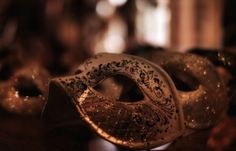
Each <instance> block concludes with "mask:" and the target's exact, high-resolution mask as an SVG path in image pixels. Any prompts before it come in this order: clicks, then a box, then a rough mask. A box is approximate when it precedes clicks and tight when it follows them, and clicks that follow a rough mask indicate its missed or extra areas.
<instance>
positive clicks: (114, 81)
mask: <svg viewBox="0 0 236 151" xmlns="http://www.w3.org/2000/svg"><path fill="white" fill-rule="evenodd" d="M94 89H95V90H96V91H98V92H100V93H101V94H103V95H104V96H109V97H110V98H113V99H115V100H117V101H120V102H130V103H131V102H138V101H141V100H143V99H144V95H143V93H142V91H141V90H140V88H139V87H138V85H137V84H136V83H135V82H134V81H133V80H132V79H130V78H129V77H127V76H124V75H114V76H112V77H110V78H107V79H106V80H104V81H102V82H100V83H99V84H98V85H96V86H95V87H94Z"/></svg>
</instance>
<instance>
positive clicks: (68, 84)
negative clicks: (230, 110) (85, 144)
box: [43, 52, 228, 149]
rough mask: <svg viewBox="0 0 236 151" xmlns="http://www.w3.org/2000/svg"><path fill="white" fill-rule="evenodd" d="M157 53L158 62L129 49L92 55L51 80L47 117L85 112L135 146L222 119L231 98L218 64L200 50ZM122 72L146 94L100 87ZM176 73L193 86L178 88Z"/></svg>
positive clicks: (63, 119)
mask: <svg viewBox="0 0 236 151" xmlns="http://www.w3.org/2000/svg"><path fill="white" fill-rule="evenodd" d="M157 58H159V59H160V60H159V61H157V62H156V63H154V62H150V61H148V60H146V59H143V58H141V57H136V56H131V55H124V54H98V55H96V56H94V57H92V58H90V59H89V60H87V61H85V62H84V63H83V64H82V65H81V66H80V67H79V68H78V69H77V72H76V73H75V74H74V75H71V76H67V77H60V78H55V79H52V80H51V82H50V85H49V97H48V102H47V104H46V106H45V109H44V112H43V118H44V119H45V120H46V121H48V122H50V123H51V124H55V125H57V124H60V123H71V122H72V123H73V121H81V118H82V119H83V121H85V123H87V124H88V125H89V126H90V127H91V128H92V129H93V130H94V131H95V132H96V133H97V134H98V135H100V136H101V137H103V138H104V139H106V140H108V141H110V142H112V143H115V144H118V145H121V146H123V147H127V148H133V149H148V148H153V147H157V146H160V145H163V144H165V143H168V142H170V141H173V140H175V139H176V138H178V137H179V136H183V135H186V134H188V132H189V131H194V130H199V129H202V128H207V127H209V126H212V125H213V124H214V123H216V122H217V121H218V120H219V118H220V115H221V114H222V113H223V112H224V110H225V109H226V106H227V101H228V100H227V96H226V91H225V88H224V85H223V84H222V82H221V81H220V78H219V77H218V75H217V72H216V71H215V68H214V66H213V65H212V64H211V63H210V62H209V61H208V60H206V59H204V58H201V57H198V56H195V55H181V54H167V55H166V54H165V53H164V52H163V54H159V55H158V56H157ZM157 63H158V64H159V65H158V64H157ZM117 75H122V76H124V77H127V78H128V79H130V80H131V81H133V82H134V83H135V84H136V85H137V87H138V89H139V92H141V93H142V97H140V98H139V99H138V100H135V101H132V102H128V101H125V100H122V99H115V97H110V96H111V95H104V94H103V93H101V91H98V90H97V89H96V87H97V86H98V85H99V84H101V83H102V82H103V81H104V80H106V79H108V78H110V77H115V76H117ZM171 77H177V79H179V81H180V82H186V83H187V86H188V87H189V89H178V85H177V84H176V80H175V79H172V78H171ZM111 83H113V82H111ZM177 83H178V82H177ZM128 86H129V83H128V82H127V86H126V87H128ZM110 88H111V87H110ZM111 92H112V93H120V91H113V90H112V91H111Z"/></svg>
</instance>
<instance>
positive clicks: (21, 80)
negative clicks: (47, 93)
mask: <svg viewBox="0 0 236 151" xmlns="http://www.w3.org/2000/svg"><path fill="white" fill-rule="evenodd" d="M14 87H15V89H16V91H18V92H19V95H20V96H28V97H37V96H39V95H42V91H41V90H40V89H39V88H38V87H37V85H36V84H35V83H34V81H33V80H31V79H29V78H27V77H23V76H20V77H18V78H17V82H16V84H15V86H14Z"/></svg>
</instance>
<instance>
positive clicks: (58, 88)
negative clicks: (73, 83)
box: [41, 79, 81, 127]
mask: <svg viewBox="0 0 236 151" xmlns="http://www.w3.org/2000/svg"><path fill="white" fill-rule="evenodd" d="M72 99H73V97H71V96H70V95H69V94H68V92H67V91H66V88H65V87H64V86H63V85H62V83H61V82H60V81H59V80H58V79H53V80H51V82H50V84H49V95H48V100H47V103H46V104H45V106H44V109H43V112H42V115H41V117H42V119H43V120H44V122H45V123H46V124H48V125H51V126H53V127H54V126H63V125H70V124H75V123H80V121H81V119H80V116H79V114H78V113H77V111H76V109H75V105H73V102H74V101H73V100H72Z"/></svg>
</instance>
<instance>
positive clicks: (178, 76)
mask: <svg viewBox="0 0 236 151" xmlns="http://www.w3.org/2000/svg"><path fill="white" fill-rule="evenodd" d="M170 76H171V78H172V80H173V81H174V84H175V86H176V88H177V89H178V90H180V91H186V92H188V91H194V90H197V89H198V87H199V85H200V84H199V81H198V80H197V79H196V78H195V77H193V76H191V75H189V74H188V73H181V72H175V73H172V74H170Z"/></svg>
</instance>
